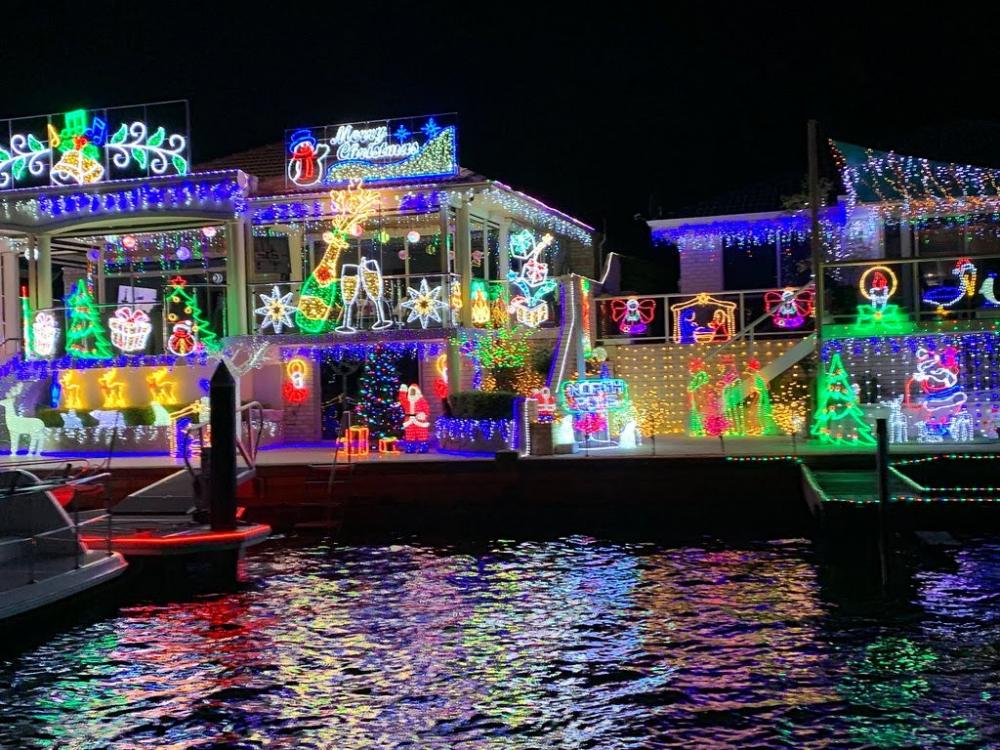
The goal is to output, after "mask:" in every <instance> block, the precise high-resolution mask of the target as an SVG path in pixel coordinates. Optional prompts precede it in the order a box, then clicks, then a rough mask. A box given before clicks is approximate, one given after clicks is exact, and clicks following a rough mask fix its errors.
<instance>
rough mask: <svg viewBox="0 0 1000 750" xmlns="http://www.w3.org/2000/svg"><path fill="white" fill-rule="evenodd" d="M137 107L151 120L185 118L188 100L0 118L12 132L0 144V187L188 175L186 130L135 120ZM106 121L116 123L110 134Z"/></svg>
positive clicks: (0, 128) (2, 126)
mask: <svg viewBox="0 0 1000 750" xmlns="http://www.w3.org/2000/svg"><path fill="white" fill-rule="evenodd" d="M140 107H141V109H142V111H143V112H144V113H145V114H146V116H148V117H150V118H172V119H173V120H175V121H181V117H183V121H184V122H186V121H187V119H188V118H187V102H164V103H161V104H155V105H139V106H134V107H116V108H112V109H98V110H90V111H88V110H84V109H75V110H72V111H70V112H65V113H62V114H51V115H41V116H38V117H31V118H21V119H18V120H5V121H2V122H0V131H2V132H6V133H9V134H10V138H9V141H8V142H7V143H6V144H2V143H0V190H12V189H17V188H30V187H40V186H43V185H56V186H62V185H90V184H94V183H98V182H104V181H107V180H112V179H121V178H132V177H143V176H146V177H151V176H160V175H168V174H173V175H185V174H187V173H188V171H189V165H190V156H189V153H188V137H187V133H183V134H182V133H169V134H168V132H167V130H166V128H165V127H164V126H162V125H159V126H157V127H153V126H151V125H150V124H148V123H147V122H146V121H144V120H134V119H133V116H134V114H135V113H136V112H137V111H138V110H139V109H140ZM154 121H155V120H154ZM109 122H114V123H117V127H115V129H114V132H113V133H110V135H109V127H108V123H109Z"/></svg>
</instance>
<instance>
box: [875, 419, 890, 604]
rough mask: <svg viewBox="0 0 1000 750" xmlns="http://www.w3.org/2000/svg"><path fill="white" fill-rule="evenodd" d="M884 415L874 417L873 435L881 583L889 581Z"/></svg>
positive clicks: (887, 453)
mask: <svg viewBox="0 0 1000 750" xmlns="http://www.w3.org/2000/svg"><path fill="white" fill-rule="evenodd" d="M888 424H889V423H888V421H887V420H886V418H885V417H878V418H876V419H875V436H876V438H877V439H878V449H877V451H876V453H875V475H876V481H877V482H878V558H879V566H880V568H881V572H882V585H883V586H884V585H885V584H886V583H888V582H889V529H888V526H887V524H888V518H887V512H888V502H889V427H888Z"/></svg>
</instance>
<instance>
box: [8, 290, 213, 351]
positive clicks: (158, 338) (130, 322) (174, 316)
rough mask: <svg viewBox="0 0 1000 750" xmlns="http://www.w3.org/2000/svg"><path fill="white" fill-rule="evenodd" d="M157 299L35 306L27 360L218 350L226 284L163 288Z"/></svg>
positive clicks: (28, 333)
mask: <svg viewBox="0 0 1000 750" xmlns="http://www.w3.org/2000/svg"><path fill="white" fill-rule="evenodd" d="M160 296H161V299H162V300H163V301H158V302H142V301H135V302H120V303H117V304H100V305H98V304H93V305H90V306H80V307H76V308H71V307H66V306H61V307H50V308H44V309H41V310H36V311H35V312H34V313H33V314H32V316H31V323H30V325H29V326H28V330H27V331H26V336H25V339H26V341H27V342H29V343H30V346H28V347H27V348H26V350H25V351H26V356H27V358H28V359H59V358H60V357H63V356H67V355H70V356H75V357H79V358H83V359H105V358H111V357H120V356H126V357H141V356H144V355H158V354H172V355H175V356H180V357H184V356H188V355H191V354H198V353H200V352H202V351H204V350H213V349H214V348H215V347H216V345H217V343H218V342H219V341H220V340H221V339H222V338H223V337H224V336H225V335H226V332H227V331H226V315H225V312H226V300H225V287H224V286H219V285H213V284H192V285H188V286H185V287H183V289H182V293H181V294H178V293H176V290H175V289H174V288H172V287H168V288H166V289H165V290H163V293H162V294H161V295H160Z"/></svg>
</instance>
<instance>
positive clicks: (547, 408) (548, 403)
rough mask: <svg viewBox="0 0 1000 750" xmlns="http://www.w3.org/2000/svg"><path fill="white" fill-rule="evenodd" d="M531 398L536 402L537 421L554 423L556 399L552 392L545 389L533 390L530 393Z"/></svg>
mask: <svg viewBox="0 0 1000 750" xmlns="http://www.w3.org/2000/svg"><path fill="white" fill-rule="evenodd" d="M531 397H532V398H533V399H535V401H537V402H538V421H539V422H554V421H555V419H556V397H555V396H553V395H552V391H550V390H549V389H548V387H545V388H535V389H533V390H532V391H531Z"/></svg>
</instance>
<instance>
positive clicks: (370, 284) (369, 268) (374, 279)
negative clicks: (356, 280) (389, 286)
mask: <svg viewBox="0 0 1000 750" xmlns="http://www.w3.org/2000/svg"><path fill="white" fill-rule="evenodd" d="M361 278H362V280H363V281H364V286H365V296H366V297H368V299H370V300H371V301H372V304H373V305H374V306H375V316H376V321H375V324H374V325H373V326H372V330H373V331H381V330H383V329H385V328H388V327H389V326H391V325H392V321H391V320H387V319H386V317H385V308H384V307H383V305H382V291H383V286H384V282H383V280H382V269H381V268H379V265H378V261H377V260H374V259H368V258H365V257H362V258H361Z"/></svg>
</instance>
